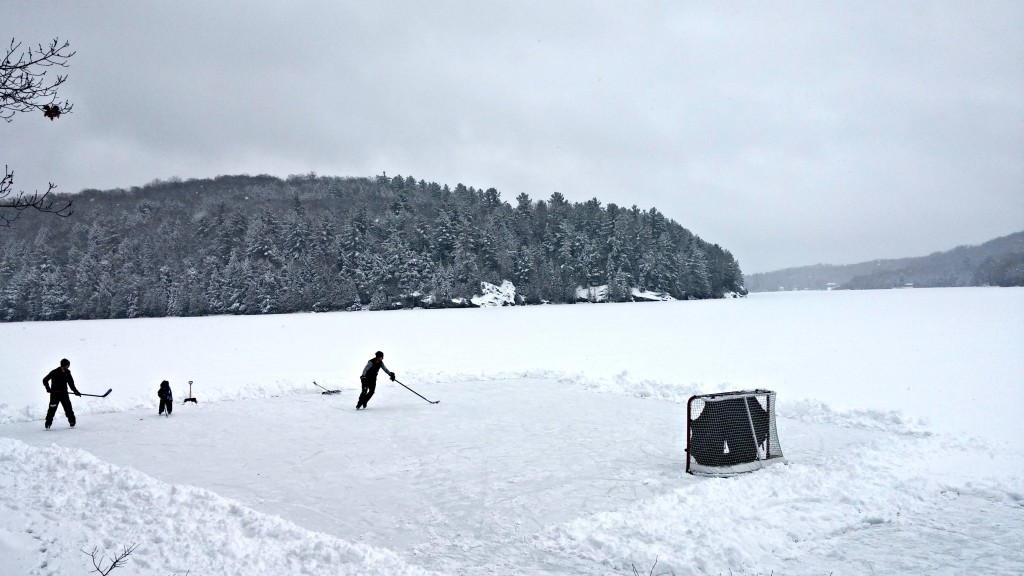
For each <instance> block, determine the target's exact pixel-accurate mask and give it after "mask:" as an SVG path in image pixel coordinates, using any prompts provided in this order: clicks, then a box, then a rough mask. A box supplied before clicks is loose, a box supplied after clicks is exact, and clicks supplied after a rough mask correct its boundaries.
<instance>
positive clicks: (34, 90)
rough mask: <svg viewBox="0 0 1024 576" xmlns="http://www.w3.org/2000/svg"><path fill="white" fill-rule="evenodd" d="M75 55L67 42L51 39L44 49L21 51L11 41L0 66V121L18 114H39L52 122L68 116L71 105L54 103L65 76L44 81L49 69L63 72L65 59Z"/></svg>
mask: <svg viewBox="0 0 1024 576" xmlns="http://www.w3.org/2000/svg"><path fill="white" fill-rule="evenodd" d="M74 55H75V52H74V51H72V50H71V49H70V44H69V43H68V41H67V40H65V41H64V42H61V41H60V38H54V39H53V41H52V42H50V44H49V45H48V46H43V45H42V44H39V45H38V46H37V47H36V48H31V47H30V48H28V49H27V50H24V51H23V50H22V48H21V42H18V41H16V40H15V39H13V38H12V39H11V44H10V45H9V46H8V48H7V51H6V54H5V55H4V58H3V61H2V62H0V118H2V119H4V120H5V121H7V122H11V121H13V120H14V115H15V114H16V113H18V112H31V111H33V110H36V111H40V112H43V114H45V115H46V117H47V118H49V119H50V120H54V119H56V118H59V117H60V115H61V114H67V113H69V112H71V108H72V104H71V103H70V102H68V101H67V100H65V101H64V102H60V103H58V102H57V89H58V88H60V86H61V85H62V84H64V82H65V81H67V79H68V77H67V74H64V75H61V74H57V75H56V76H55V77H54V76H51V77H49V78H47V72H49V71H50V70H49V69H51V68H67V66H68V59H70V58H71V57H72V56H74Z"/></svg>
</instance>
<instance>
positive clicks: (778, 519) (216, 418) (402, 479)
mask: <svg viewBox="0 0 1024 576" xmlns="http://www.w3.org/2000/svg"><path fill="white" fill-rule="evenodd" d="M1022 313H1024V290H1020V289H948V290H915V291H886V292H856V293H854V292H843V293H834V292H833V293H828V292H817V293H799V294H793V293H787V294H758V295H755V296H752V297H750V298H746V299H730V300H719V301H699V302H662V303H645V304H600V305H589V304H580V305H575V306H544V307H526V308H524V307H497V308H483V309H463V310H431V311H396V312H373V313H368V312H367V313H362V312H360V313H336V314H303V315H291V316H264V317H216V318H196V319H161V320H122V321H91V322H62V323H26V324H3V325H0V337H2V338H3V341H4V343H5V344H4V350H5V355H4V358H5V364H6V368H7V369H6V370H5V373H4V374H3V375H2V376H0V422H2V424H0V575H5V574H12V575H13V574H19V575H22V574H32V575H44V574H73V573H83V574H84V573H87V572H89V571H90V570H91V569H92V566H91V563H90V559H89V556H88V555H86V554H84V553H83V552H82V551H83V550H85V551H91V550H93V549H98V550H99V551H100V552H102V553H104V555H105V556H109V555H110V554H112V553H116V552H118V551H119V550H120V549H121V547H122V546H125V545H131V544H138V548H137V549H136V550H135V552H134V553H133V554H132V556H131V557H130V558H129V562H128V564H127V566H126V567H125V568H121V569H118V570H116V571H115V572H114V573H113V574H114V575H115V576H116V575H117V574H119V573H120V574H140V575H167V574H184V573H186V572H188V573H190V574H204V575H227V574H275V575H276V574H303V573H304V574H339V573H340V574H426V573H438V574H524V575H525V574H531V575H532V574H632V568H633V567H636V568H637V569H638V570H639V571H640V572H642V573H647V571H648V570H650V568H651V567H652V566H653V565H654V564H655V562H657V568H656V569H655V573H670V574H728V573H732V574H768V573H775V574H830V573H831V574H835V575H837V576H838V575H842V574H866V573H886V574H963V573H985V574H1019V573H1021V572H1024V553H1022V552H1021V551H1020V546H1019V534H1020V533H1022V532H1024V450H1022V449H1021V448H1020V447H1019V445H1018V444H1017V443H1016V438H1019V437H1020V434H1021V433H1022V432H1024V425H1022V423H1021V421H1020V419H1019V417H1018V415H1017V408H1016V407H1019V406H1020V405H1021V401H1022V400H1024V390H1022V387H1021V386H1020V375H1021V374H1024V354H1022V352H1024V326H1022V325H1021V323H1020V322H1019V320H1018V319H1019V318H1021V317H1024V314H1022ZM377 349H381V350H384V351H385V353H386V362H387V364H388V366H389V368H391V369H393V370H395V371H397V372H398V377H399V379H400V380H401V381H403V382H405V383H406V384H407V385H409V386H411V387H412V388H414V389H415V390H416V391H417V392H419V393H421V394H423V395H424V396H426V397H428V398H430V399H439V400H441V403H440V404H437V405H431V404H428V403H426V402H424V401H423V400H421V399H420V398H418V397H417V396H415V395H414V394H412V393H410V392H408V391H407V390H405V389H403V388H401V387H399V386H397V385H394V384H385V383H383V382H382V383H381V384H380V385H379V386H378V392H377V395H376V396H375V397H374V399H373V400H372V401H371V403H370V408H369V409H368V410H366V411H359V412H356V411H355V410H354V405H355V398H356V395H357V394H358V392H357V390H356V387H355V383H356V382H357V380H356V375H357V374H358V372H359V370H360V369H361V367H362V365H363V363H365V360H366V359H367V358H369V356H370V355H371V354H372V353H373V351H374V350H377ZM61 357H68V358H69V359H71V361H72V371H73V372H74V374H75V377H76V381H77V382H78V383H79V387H80V388H81V389H82V390H83V391H86V392H97V391H98V392H102V391H104V390H106V388H108V387H112V388H113V389H114V392H113V393H112V394H111V395H110V396H109V397H107V398H104V399H95V398H75V399H74V402H75V406H76V412H77V413H78V416H79V424H78V426H77V427H76V428H75V429H74V430H70V429H68V428H67V425H66V422H65V421H64V419H63V417H62V416H61V415H60V413H58V416H57V419H56V423H55V425H54V428H53V429H52V430H50V431H44V430H43V429H42V423H41V421H40V420H41V418H42V413H43V411H44V410H45V404H46V396H45V394H44V392H43V390H42V385H41V383H40V382H39V380H40V379H41V378H42V376H43V375H44V374H45V373H46V372H47V371H48V370H49V369H51V368H52V367H54V366H56V364H57V361H58V360H59V359H60V358H61ZM163 379H168V380H170V381H171V384H172V386H173V387H174V391H175V394H176V398H177V403H176V405H175V413H174V415H173V416H172V417H171V418H163V417H158V416H157V415H156V405H157V402H156V400H157V399H156V389H157V385H158V383H159V382H160V380H163ZM188 380H193V382H194V384H193V389H192V393H193V395H194V396H196V397H197V398H198V399H199V402H198V403H197V404H194V405H193V404H182V403H181V399H182V398H184V397H185V396H187V394H188V384H187V382H188ZM313 380H316V381H317V382H319V383H320V384H323V385H325V386H327V387H329V388H338V389H341V390H342V393H341V394H337V395H321V394H319V389H318V388H315V387H314V386H313V384H312V381H313ZM755 387H762V388H765V387H766V388H772V389H775V390H777V391H778V393H779V401H780V402H779V411H780V416H781V418H780V421H779V434H780V437H781V441H782V446H783V448H784V450H785V453H786V456H787V458H788V463H787V464H785V465H780V466H774V467H770V468H768V469H765V470H762V471H759V472H756V473H752V474H748V475H744V476H741V477H737V478H732V479H704V478H695V477H690V476H687V475H685V474H684V473H683V468H684V464H685V461H684V452H683V448H684V438H683V435H684V430H685V428H684V427H685V422H684V417H683V412H684V406H683V403H684V402H685V400H686V399H687V398H688V397H689V395H691V394H693V393H695V392H709V391H719V390H724V389H740V388H755Z"/></svg>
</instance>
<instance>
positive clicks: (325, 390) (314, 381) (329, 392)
mask: <svg viewBox="0 0 1024 576" xmlns="http://www.w3.org/2000/svg"><path fill="white" fill-rule="evenodd" d="M313 384H314V385H315V386H316V387H317V388H320V389H321V390H323V392H321V394H341V390H328V389H327V388H324V387H323V386H321V385H319V384H317V383H316V380H313Z"/></svg>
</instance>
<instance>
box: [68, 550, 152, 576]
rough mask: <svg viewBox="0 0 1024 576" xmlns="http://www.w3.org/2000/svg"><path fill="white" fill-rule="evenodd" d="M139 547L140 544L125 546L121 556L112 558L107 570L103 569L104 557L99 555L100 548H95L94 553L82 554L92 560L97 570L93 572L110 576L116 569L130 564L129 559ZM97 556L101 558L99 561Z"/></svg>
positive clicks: (84, 552) (102, 575)
mask: <svg viewBox="0 0 1024 576" xmlns="http://www.w3.org/2000/svg"><path fill="white" fill-rule="evenodd" d="M138 547H139V545H138V544H132V545H131V546H125V547H124V548H123V549H122V550H121V553H120V554H118V555H117V556H111V557H110V566H107V568H106V569H104V568H103V555H102V554H99V548H93V549H92V552H86V551H85V550H82V554H87V555H88V556H89V557H90V558H92V566H93V568H95V570H93V572H96V573H98V574H99V575H100V576H107V574H110V573H111V572H112V571H113V570H114V568H120V567H122V566H124V565H125V564H126V563H127V562H128V557H129V556H131V555H132V552H135V549H136V548H138ZM97 555H98V556H99V559H97V558H96V556H97Z"/></svg>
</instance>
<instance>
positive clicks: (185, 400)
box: [182, 380, 199, 405]
mask: <svg viewBox="0 0 1024 576" xmlns="http://www.w3.org/2000/svg"><path fill="white" fill-rule="evenodd" d="M182 402H183V403H184V402H191V403H193V404H196V405H198V404H199V401H198V400H196V399H195V397H193V396H192V381H191V380H189V381H188V398H185V399H184V400H182Z"/></svg>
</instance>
